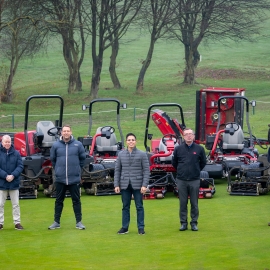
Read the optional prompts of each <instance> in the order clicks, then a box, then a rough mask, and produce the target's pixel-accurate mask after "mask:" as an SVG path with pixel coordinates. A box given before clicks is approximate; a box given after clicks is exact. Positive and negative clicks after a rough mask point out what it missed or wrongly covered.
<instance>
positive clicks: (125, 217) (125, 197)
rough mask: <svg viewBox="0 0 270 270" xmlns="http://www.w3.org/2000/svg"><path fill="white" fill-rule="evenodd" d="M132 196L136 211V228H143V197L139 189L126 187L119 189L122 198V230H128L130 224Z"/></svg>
mask: <svg viewBox="0 0 270 270" xmlns="http://www.w3.org/2000/svg"><path fill="white" fill-rule="evenodd" d="M132 195H133V197H134V201H135V206H136V210H137V226H138V229H143V228H144V208H143V195H142V194H141V190H140V189H133V188H132V186H131V185H128V187H127V189H121V197H122V203H123V208H122V228H125V229H128V227H129V223H130V203H131V198H132Z"/></svg>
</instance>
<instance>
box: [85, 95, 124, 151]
mask: <svg viewBox="0 0 270 270" xmlns="http://www.w3.org/2000/svg"><path fill="white" fill-rule="evenodd" d="M96 102H115V103H116V104H117V109H116V117H117V119H116V120H117V127H118V130H119V133H120V136H121V142H122V145H123V147H124V136H123V132H122V129H121V126H120V114H119V112H120V107H122V108H124V109H126V108H127V105H126V103H124V104H122V105H121V104H120V102H119V100H118V99H115V98H97V99H93V100H92V101H91V102H90V104H89V106H86V105H83V110H85V109H86V108H89V128H88V136H90V133H91V128H92V107H93V104H94V103H96Z"/></svg>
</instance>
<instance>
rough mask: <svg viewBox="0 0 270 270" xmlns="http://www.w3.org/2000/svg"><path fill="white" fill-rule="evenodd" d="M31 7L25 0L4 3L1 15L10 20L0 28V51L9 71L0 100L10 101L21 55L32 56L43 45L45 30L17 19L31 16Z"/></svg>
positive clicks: (29, 22) (11, 0) (27, 21)
mask: <svg viewBox="0 0 270 270" xmlns="http://www.w3.org/2000/svg"><path fill="white" fill-rule="evenodd" d="M32 15H33V14H32V7H31V5H29V1H27V0H9V1H7V2H6V3H5V6H4V13H3V16H4V17H5V18H8V19H9V20H11V21H12V23H11V24H9V25H8V26H7V27H4V28H2V31H1V38H0V51H1V54H2V56H4V57H5V58H6V59H8V60H9V72H8V75H7V79H6V80H5V81H4V85H3V88H4V89H3V90H2V93H1V100H2V101H5V102H11V101H12V99H13V96H14V93H13V90H12V84H13V79H14V76H15V73H16V71H17V69H18V65H19V62H20V60H21V59H22V58H23V57H33V56H34V55H35V53H37V52H38V51H39V50H40V49H41V48H42V47H43V45H44V43H45V41H46V39H45V37H46V32H43V31H40V29H39V28H38V25H37V24H36V25H35V27H33V24H32V22H31V21H29V20H23V19H19V20H18V19H17V18H23V17H27V16H28V17H30V16H32Z"/></svg>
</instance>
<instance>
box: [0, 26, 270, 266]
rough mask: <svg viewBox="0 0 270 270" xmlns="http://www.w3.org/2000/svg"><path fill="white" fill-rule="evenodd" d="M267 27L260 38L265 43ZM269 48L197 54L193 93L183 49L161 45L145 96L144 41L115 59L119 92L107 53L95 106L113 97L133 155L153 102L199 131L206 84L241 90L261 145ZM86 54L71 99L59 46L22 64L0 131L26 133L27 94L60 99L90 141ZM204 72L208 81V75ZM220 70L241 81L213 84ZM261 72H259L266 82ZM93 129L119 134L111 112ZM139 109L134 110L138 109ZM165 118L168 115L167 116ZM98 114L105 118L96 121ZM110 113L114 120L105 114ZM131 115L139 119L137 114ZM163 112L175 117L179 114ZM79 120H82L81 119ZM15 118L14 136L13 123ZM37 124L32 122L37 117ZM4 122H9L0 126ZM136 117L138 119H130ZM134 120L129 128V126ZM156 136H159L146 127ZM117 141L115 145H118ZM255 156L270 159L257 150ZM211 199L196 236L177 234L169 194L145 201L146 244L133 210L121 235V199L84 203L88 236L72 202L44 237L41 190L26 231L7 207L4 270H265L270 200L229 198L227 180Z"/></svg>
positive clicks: (45, 111) (47, 217)
mask: <svg viewBox="0 0 270 270" xmlns="http://www.w3.org/2000/svg"><path fill="white" fill-rule="evenodd" d="M269 29H270V28H269V27H266V29H265V32H264V35H265V36H266V35H269V33H270V32H269V31H270V30H269ZM269 39H270V38H265V39H259V40H258V41H257V42H256V43H252V44H251V43H246V42H244V43H241V44H234V43H232V42H228V45H229V46H227V47H224V46H222V45H221V44H209V46H201V47H200V53H201V54H202V61H201V63H200V65H199V70H208V73H207V74H206V75H204V76H202V77H199V78H197V81H198V84H197V85H191V86H187V85H182V84H181V82H182V75H181V74H182V71H183V69H184V62H183V58H184V54H183V47H182V46H181V45H180V46H179V43H176V42H165V41H159V42H158V43H157V45H156V47H155V53H154V57H153V60H152V63H151V66H150V68H149V70H148V71H147V73H146V77H145V89H144V92H143V94H142V95H136V94H135V86H136V81H137V76H138V73H139V70H140V68H141V64H140V61H141V59H143V58H144V57H145V55H146V53H147V50H148V39H147V37H145V36H142V37H140V39H139V40H136V41H133V42H131V43H128V44H126V45H124V44H122V45H121V48H120V52H119V58H118V66H117V72H118V76H119V79H120V81H121V84H122V87H123V89H120V90H116V89H112V84H111V82H110V78H109V74H108V63H109V55H110V52H109V51H107V52H106V53H105V58H104V63H103V71H102V75H101V84H100V90H99V97H101V98H117V99H119V100H120V102H121V103H124V102H125V103H127V104H128V110H121V123H122V129H123V132H124V134H125V133H127V132H134V133H136V135H137V137H138V146H139V148H140V149H144V147H143V140H144V132H145V121H146V112H147V109H148V107H149V106H150V105H151V104H153V103H161V102H169V103H179V104H181V106H182V107H183V110H184V115H185V121H186V124H187V125H188V126H190V127H194V125H195V91H196V90H198V89H200V88H202V87H205V86H206V85H209V86H215V87H241V88H246V96H247V98H248V99H249V100H252V99H255V100H257V107H256V108H255V114H252V110H250V122H251V126H252V130H253V132H254V134H255V135H256V136H257V137H261V138H266V137H267V131H268V126H267V125H268V123H269V121H270V117H269V116H268V115H269V113H268V111H269V107H270V106H269V104H270V91H269V85H270V77H269V76H267V73H268V74H270V54H269V52H268V50H267V48H268V47H269V46H268V45H269ZM91 70H92V64H91V52H90V49H89V48H88V50H87V51H86V58H85V61H84V63H83V67H82V79H83V91H82V92H80V93H73V94H70V95H68V94H67V92H66V87H67V84H66V81H65V78H66V77H67V72H66V67H65V64H64V61H63V57H62V55H61V46H60V45H59V44H58V43H57V42H55V43H54V44H53V45H52V47H51V48H49V49H48V54H44V55H39V56H37V57H36V58H35V59H34V60H32V61H30V60H24V61H23V62H21V63H20V66H19V70H18V73H17V74H16V77H15V84H14V90H15V94H16V98H15V100H14V101H13V102H12V103H11V104H4V103H2V104H0V116H1V118H0V122H1V132H5V131H23V123H24V111H25V101H26V99H27V98H28V97H29V96H31V95H36V94H58V95H61V96H62V97H63V98H64V101H65V108H64V114H65V115H64V122H65V123H71V125H72V127H73V133H74V135H75V137H77V136H83V135H87V132H88V112H85V113H83V112H82V111H81V105H82V104H89V103H90V99H89V92H90V90H89V89H90V81H91ZM209 70H210V71H211V72H209ZM220 70H222V71H224V70H229V71H233V72H234V71H235V73H240V75H241V76H232V77H231V78H228V77H224V76H220V75H218V74H219V72H220ZM258 71H263V72H264V73H265V74H263V76H262V75H261V73H259V72H258ZM94 107H95V108H94V112H95V113H94V114H93V124H94V126H93V129H92V131H93V132H95V129H96V128H97V127H98V126H103V125H113V126H116V125H115V114H114V113H113V112H111V110H114V109H115V108H114V107H113V106H111V105H109V104H106V106H104V105H103V104H101V105H100V104H95V106H94ZM134 108H135V109H134ZM30 109H31V112H30V114H31V116H30V117H29V120H30V123H29V126H30V127H31V128H33V129H34V128H35V124H36V122H37V121H38V120H52V121H54V120H55V116H54V115H52V114H56V113H57V112H58V105H57V104H56V103H55V102H45V103H42V104H41V103H40V102H33V106H32V103H31V105H30ZM164 110H166V108H164ZM101 111H106V112H105V113H101ZM107 111H110V112H107ZM134 111H135V112H136V115H135V114H134ZM171 111H172V110H171V108H169V109H168V112H170V113H172V115H175V114H174V113H175V112H173V111H172V112H171ZM77 113H83V114H77ZM10 115H15V123H14V124H15V128H14V129H13V128H12V121H11V116H10ZM33 115H38V116H33ZM4 116H6V117H4ZM134 118H135V119H134ZM134 120H135V121H134ZM150 125H151V126H150V128H151V130H154V137H160V136H161V134H160V132H159V131H158V130H157V129H155V128H154V126H153V124H152V123H150ZM118 138H119V137H118ZM259 151H260V153H263V152H265V151H266V150H261V149H259ZM216 189H217V192H216V194H215V196H214V198H213V199H209V200H207V199H206V200H200V201H199V206H200V218H199V232H192V231H190V230H188V231H186V232H179V231H178V228H179V218H178V207H179V206H178V199H177V198H175V197H174V196H173V195H172V194H169V193H168V194H166V197H165V199H163V200H146V201H145V202H144V204H145V211H146V218H145V221H146V235H144V236H139V235H137V229H136V214H135V209H134V206H133V205H132V215H131V226H130V233H129V234H128V235H123V236H119V235H117V234H116V231H117V230H118V229H119V228H120V226H121V198H120V197H119V196H104V197H98V196H87V195H85V194H83V195H82V204H83V222H84V224H85V225H86V226H87V229H86V230H85V231H78V230H76V229H75V219H74V215H73V212H72V206H71V200H70V199H69V198H67V199H66V201H65V208H64V212H63V217H62V220H61V229H60V230H55V231H49V230H47V227H48V226H49V225H50V224H51V222H53V208H54V199H50V198H46V197H44V196H43V195H42V193H41V191H40V194H39V197H38V199H36V200H21V201H20V204H21V211H22V224H23V226H25V230H24V231H15V230H14V226H13V224H12V219H11V206H10V202H9V201H7V203H6V208H5V228H4V230H3V231H0V234H1V238H0V239H1V244H0V254H1V257H0V258H1V259H0V261H1V266H0V267H1V269H15V268H20V269H106V268H107V269H136V270H137V269H142V268H144V269H192V270H193V269H194V270H197V269H270V258H269V254H268V250H269V248H270V244H269V243H270V241H269V240H270V234H269V229H270V228H269V227H268V226H267V223H268V221H270V220H269V195H265V196H258V197H248V196H247V197H241V196H229V195H228V194H227V192H226V183H225V180H216Z"/></svg>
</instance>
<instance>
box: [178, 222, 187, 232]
mask: <svg viewBox="0 0 270 270" xmlns="http://www.w3.org/2000/svg"><path fill="white" fill-rule="evenodd" d="M185 230H187V224H182V225H181V227H180V229H179V231H185Z"/></svg>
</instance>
